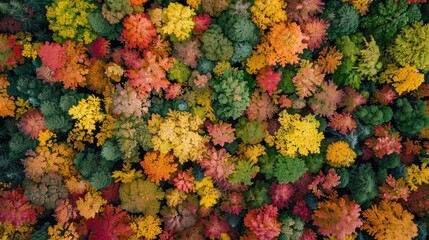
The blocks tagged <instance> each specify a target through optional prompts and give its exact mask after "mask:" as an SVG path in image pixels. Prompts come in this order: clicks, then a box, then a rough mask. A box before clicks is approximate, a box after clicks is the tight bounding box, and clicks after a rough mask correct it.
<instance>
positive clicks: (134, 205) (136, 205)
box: [119, 178, 164, 215]
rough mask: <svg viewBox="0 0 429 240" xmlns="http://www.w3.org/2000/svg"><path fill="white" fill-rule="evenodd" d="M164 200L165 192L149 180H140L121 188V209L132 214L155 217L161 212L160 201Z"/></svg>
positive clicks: (122, 185)
mask: <svg viewBox="0 0 429 240" xmlns="http://www.w3.org/2000/svg"><path fill="white" fill-rule="evenodd" d="M163 198H164V192H163V191H162V190H161V189H160V188H159V186H158V185H157V184H155V183H153V182H151V181H149V180H143V179H141V178H138V179H135V180H134V181H132V182H130V183H124V184H121V186H120V187H119V199H120V200H121V207H122V208H123V209H125V210H126V211H128V212H131V213H143V214H145V215H146V214H153V215H155V214H157V213H158V212H159V208H160V206H161V203H160V200H162V199H163Z"/></svg>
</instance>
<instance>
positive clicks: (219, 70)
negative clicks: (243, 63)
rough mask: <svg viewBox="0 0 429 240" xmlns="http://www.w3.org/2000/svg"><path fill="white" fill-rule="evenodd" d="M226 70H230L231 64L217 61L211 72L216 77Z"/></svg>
mask: <svg viewBox="0 0 429 240" xmlns="http://www.w3.org/2000/svg"><path fill="white" fill-rule="evenodd" d="M226 69H231V63H229V62H228V61H219V62H217V64H216V66H215V67H214V68H213V72H214V74H215V75H216V76H222V75H223V72H225V70H226Z"/></svg>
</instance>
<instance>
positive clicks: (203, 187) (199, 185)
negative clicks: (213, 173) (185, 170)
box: [194, 176, 222, 208]
mask: <svg viewBox="0 0 429 240" xmlns="http://www.w3.org/2000/svg"><path fill="white" fill-rule="evenodd" d="M194 189H195V191H196V192H197V194H198V195H199V196H200V206H203V207H206V208H210V207H213V206H214V205H215V204H216V203H217V201H218V200H219V198H220V197H221V196H222V194H221V192H220V191H219V190H218V189H217V188H215V187H214V185H213V181H212V178H211V177H210V176H206V177H204V178H203V180H202V181H201V182H198V181H195V186H194Z"/></svg>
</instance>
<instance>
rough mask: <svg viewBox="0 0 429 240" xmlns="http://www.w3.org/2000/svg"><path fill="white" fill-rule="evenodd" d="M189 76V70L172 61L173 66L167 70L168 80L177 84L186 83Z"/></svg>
mask: <svg viewBox="0 0 429 240" xmlns="http://www.w3.org/2000/svg"><path fill="white" fill-rule="evenodd" d="M190 76H191V69H190V68H188V67H187V66H186V65H185V64H184V63H182V62H180V61H178V60H174V66H173V67H172V68H170V69H169V70H168V75H167V77H168V79H170V80H172V81H176V82H179V83H184V82H186V81H188V79H189V77H190Z"/></svg>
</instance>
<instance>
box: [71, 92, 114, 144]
mask: <svg viewBox="0 0 429 240" xmlns="http://www.w3.org/2000/svg"><path fill="white" fill-rule="evenodd" d="M68 113H69V115H70V116H71V117H72V119H75V120H77V121H76V122H75V125H74V128H73V129H72V130H71V131H70V132H69V135H68V138H67V141H68V142H73V141H74V147H75V148H78V149H83V148H84V144H83V142H88V143H94V136H93V134H94V133H93V132H94V131H95V130H96V128H97V124H99V123H101V122H103V120H105V118H106V114H104V113H103V112H102V109H101V100H100V98H98V97H95V96H93V95H91V96H89V97H88V98H87V99H82V100H80V101H79V103H78V104H77V105H75V106H73V107H71V108H70V109H69V111H68ZM112 130H113V124H112V126H111V127H110V135H108V136H102V135H99V136H98V138H99V139H102V140H106V138H108V137H111V136H112V135H111V131H112ZM99 145H101V142H100V144H99Z"/></svg>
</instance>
